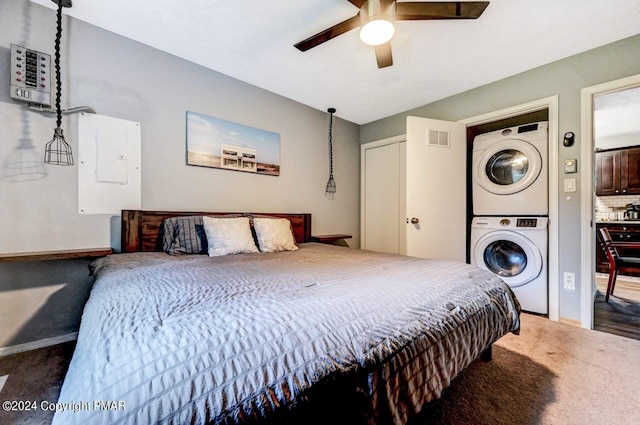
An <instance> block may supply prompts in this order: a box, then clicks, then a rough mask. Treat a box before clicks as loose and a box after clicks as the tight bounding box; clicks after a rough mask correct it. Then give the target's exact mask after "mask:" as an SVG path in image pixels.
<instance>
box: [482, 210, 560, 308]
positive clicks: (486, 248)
mask: <svg viewBox="0 0 640 425" xmlns="http://www.w3.org/2000/svg"><path fill="white" fill-rule="evenodd" d="M547 225H548V218H547V217H474V218H473V220H472V223H471V264H473V265H475V266H477V267H479V268H481V269H484V270H489V271H490V272H492V273H494V274H495V275H497V276H499V277H500V278H502V280H504V281H505V283H506V284H507V285H509V286H510V287H511V290H512V291H513V293H514V294H515V295H516V297H517V298H518V301H519V302H520V305H521V307H522V309H523V310H525V311H528V312H532V313H539V314H548V312H549V309H548V284H547V282H548V279H547V252H548V251H547V244H548V234H547V227H548V226H547Z"/></svg>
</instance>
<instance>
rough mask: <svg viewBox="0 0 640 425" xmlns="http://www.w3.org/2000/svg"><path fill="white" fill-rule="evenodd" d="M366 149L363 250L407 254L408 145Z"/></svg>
mask: <svg viewBox="0 0 640 425" xmlns="http://www.w3.org/2000/svg"><path fill="white" fill-rule="evenodd" d="M381 142H382V143H380V142H373V143H371V144H372V145H373V146H371V147H370V146H367V145H363V149H362V169H363V172H362V193H363V196H362V218H361V219H362V249H367V250H371V251H378V252H388V253H393V254H404V253H405V245H406V237H405V224H404V220H405V208H406V201H405V186H404V184H405V183H404V182H405V179H406V167H405V161H406V148H405V145H406V143H405V142H404V141H402V142H397V141H393V142H389V143H387V142H386V141H381Z"/></svg>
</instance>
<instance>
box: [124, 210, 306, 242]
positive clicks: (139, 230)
mask: <svg viewBox="0 0 640 425" xmlns="http://www.w3.org/2000/svg"><path fill="white" fill-rule="evenodd" d="M225 214H237V213H229V212H185V211H142V210H122V222H121V224H122V229H121V230H122V240H121V249H122V252H147V251H162V240H161V238H160V237H159V236H160V227H161V225H162V221H163V220H164V219H166V218H170V217H178V216H182V217H184V216H190V215H208V216H211V217H215V216H217V215H225ZM251 214H256V215H267V216H272V217H282V218H287V219H289V221H291V227H292V228H293V234H294V236H295V238H296V242H297V243H304V242H309V239H310V238H311V214H280V213H251Z"/></svg>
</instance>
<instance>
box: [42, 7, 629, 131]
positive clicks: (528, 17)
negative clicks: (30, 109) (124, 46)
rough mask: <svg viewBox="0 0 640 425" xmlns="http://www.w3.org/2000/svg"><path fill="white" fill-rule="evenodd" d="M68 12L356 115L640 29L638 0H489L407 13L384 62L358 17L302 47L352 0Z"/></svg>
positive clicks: (369, 116)
mask: <svg viewBox="0 0 640 425" xmlns="http://www.w3.org/2000/svg"><path fill="white" fill-rule="evenodd" d="M32 1H33V2H34V3H38V4H41V5H44V6H46V7H49V8H52V9H55V8H56V7H57V6H56V4H55V3H53V2H52V1H51V0H32ZM399 1H401V0H399ZM65 13H66V14H68V15H71V16H73V17H75V18H77V19H80V20H82V21H85V22H88V23H91V24H93V25H96V26H98V27H101V28H104V29H106V30H109V31H112V32H114V33H116V34H120V35H122V36H125V37H127V38H130V39H133V40H136V41H139V42H141V43H144V44H146V45H149V46H152V47H155V48H157V49H160V50H163V51H166V52H169V53H171V54H173V55H176V56H179V57H181V58H184V59H186V60H189V61H192V62H194V63H197V64H200V65H202V66H205V67H207V68H211V69H213V70H215V71H218V72H221V73H223V74H226V75H228V76H231V77H234V78H237V79H239V80H242V81H245V82H247V83H250V84H253V85H255V86H258V87H261V88H263V89H266V90H268V91H271V92H273V93H277V94H279V95H282V96H285V97H287V98H290V99H293V100H296V101H298V102H300V103H303V104H305V105H308V106H311V107H313V108H316V109H319V110H322V111H326V110H327V108H329V107H334V108H336V109H337V112H336V114H335V115H336V116H338V117H340V118H343V119H346V120H348V121H351V122H354V123H356V124H366V123H368V122H371V121H375V120H377V119H380V118H384V117H387V116H389V115H393V114H396V113H400V112H403V111H406V110H409V109H412V108H415V107H418V106H422V105H425V104H428V103H431V102H434V101H436V100H439V99H442V98H445V97H448V96H451V95H454V94H457V93H460V92H464V91H466V90H469V89H472V88H475V87H478V86H482V85H485V84H488V83H491V82H493V81H497V80H500V79H503V78H506V77H509V76H511V75H514V74H518V73H520V72H523V71H526V70H529V69H532V68H535V67H538V66H541V65H544V64H547V63H550V62H553V61H556V60H558V59H561V58H564V57H567V56H570V55H573V54H576V53H580V52H583V51H586V50H589V49H592V48H595V47H598V46H602V45H604V44H608V43H611V42H613V41H617V40H620V39H623V38H626V37H630V36H632V35H635V34H639V33H640V0H606V1H605V0H490V4H489V6H488V7H487V9H486V10H485V12H484V13H483V14H482V16H480V18H478V19H477V20H450V21H401V22H397V23H396V35H395V36H394V38H393V40H392V41H391V43H392V48H393V61H394V64H393V66H391V67H388V68H383V69H378V67H377V65H376V58H375V53H374V50H373V47H371V46H367V45H365V44H363V43H362V42H361V41H360V40H359V37H358V30H357V29H355V30H352V31H350V32H347V33H345V34H342V35H341V36H339V37H337V38H334V39H332V40H329V41H328V42H326V43H323V44H321V45H319V46H317V47H315V48H313V49H310V50H309V51H307V52H300V51H299V50H298V49H296V48H294V47H293V45H294V44H295V43H297V42H299V41H302V40H303V39H305V38H307V37H309V36H311V35H313V34H316V33H318V32H320V31H322V30H324V29H326V28H328V27H330V26H332V25H335V24H337V23H339V22H341V21H343V20H346V19H348V18H351V17H352V16H354V15H355V14H356V13H357V8H356V7H355V6H353V5H352V4H351V3H349V2H348V1H347V0H304V1H302V0H268V1H264V0H234V1H228V0H188V1H175V0H135V1H131V0H109V1H104V0H75V1H74V2H73V7H71V8H69V9H65Z"/></svg>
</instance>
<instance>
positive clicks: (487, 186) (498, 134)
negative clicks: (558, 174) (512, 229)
mask: <svg viewBox="0 0 640 425" xmlns="http://www.w3.org/2000/svg"><path fill="white" fill-rule="evenodd" d="M548 151H549V135H548V122H547V121H540V122H536V123H532V124H526V125H520V126H516V127H509V128H504V129H502V130H497V131H492V132H489V133H484V134H480V135H478V136H476V137H475V139H474V140H473V154H472V178H471V180H472V194H473V195H472V196H473V215H476V216H487V215H496V216H503V215H548V214H549V177H548V171H547V169H548V165H547V162H548V159H547V158H548Z"/></svg>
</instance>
